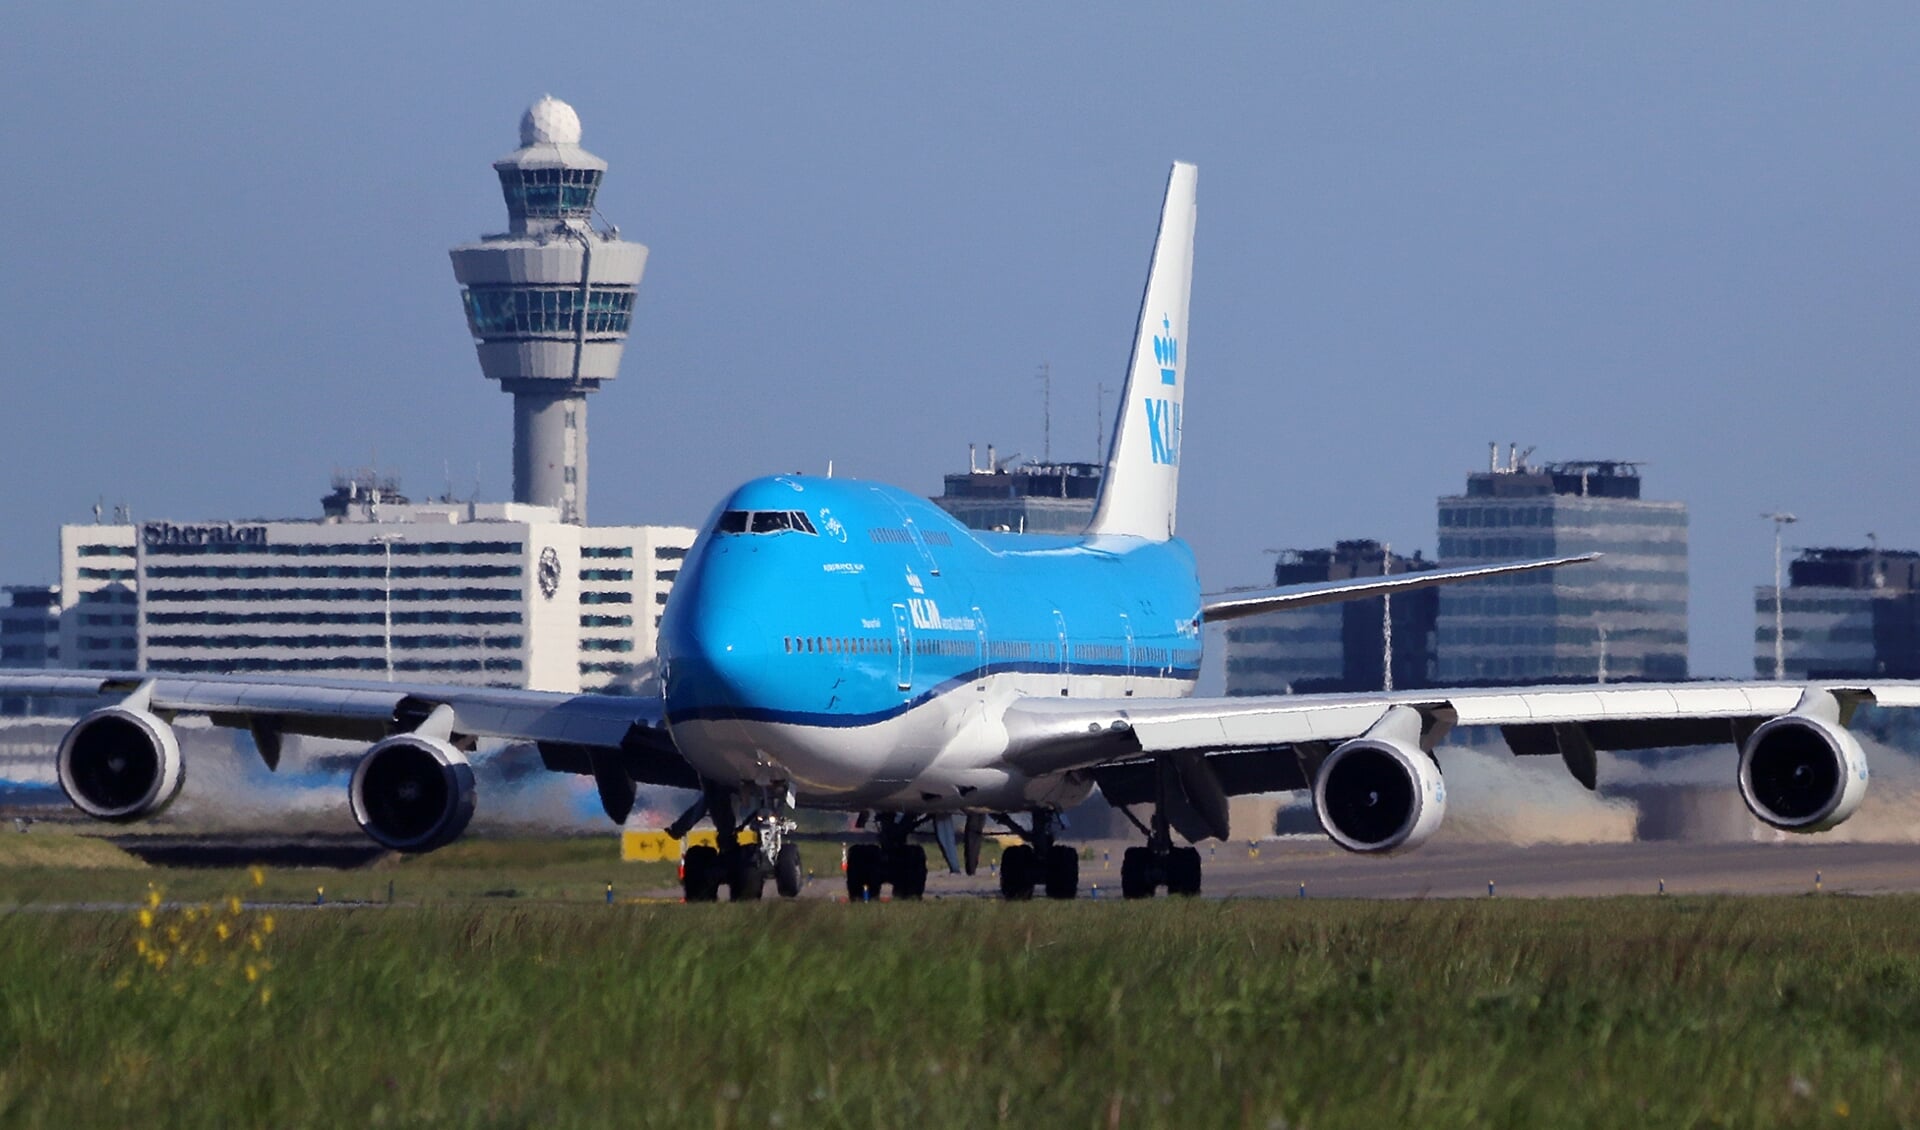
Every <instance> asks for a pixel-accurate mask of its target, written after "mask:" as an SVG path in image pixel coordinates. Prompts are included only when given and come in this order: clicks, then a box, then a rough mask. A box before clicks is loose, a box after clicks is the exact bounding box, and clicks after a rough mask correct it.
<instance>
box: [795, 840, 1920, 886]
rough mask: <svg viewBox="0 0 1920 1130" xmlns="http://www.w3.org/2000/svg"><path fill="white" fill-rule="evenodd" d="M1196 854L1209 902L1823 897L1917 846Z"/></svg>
mask: <svg viewBox="0 0 1920 1130" xmlns="http://www.w3.org/2000/svg"><path fill="white" fill-rule="evenodd" d="M821 846H824V845H821ZM809 847H814V845H809ZM1095 847H1096V852H1098V853H1104V855H1103V854H1096V856H1095V857H1094V858H1093V859H1092V860H1086V861H1083V862H1082V863H1081V865H1080V866H1081V870H1080V890H1081V894H1082V897H1086V896H1088V895H1090V894H1092V888H1093V887H1094V886H1095V885H1098V886H1099V888H1100V890H1099V897H1101V898H1109V897H1118V895H1119V888H1120V853H1121V851H1122V850H1124V848H1125V847H1126V845H1125V844H1121V843H1114V844H1111V845H1107V844H1099V845H1096V846H1095ZM814 850H815V851H818V850H819V848H818V847H814ZM1200 852H1201V856H1202V858H1203V859H1204V860H1205V861H1206V878H1205V893H1206V895H1208V896H1209V897H1215V898H1298V897H1299V894H1300V884H1301V883H1305V884H1306V885H1307V897H1308V898H1375V899H1415V898H1486V897H1487V882H1488V880H1492V881H1493V884H1494V893H1495V896H1496V897H1501V898H1570V897H1592V896H1598V895H1651V894H1655V893H1657V892H1658V891H1659V889H1660V883H1661V881H1662V880H1664V881H1665V883H1666V890H1667V893H1669V894H1769V895H1792V894H1806V893H1810V892H1812V891H1813V890H1814V884H1815V881H1816V876H1818V881H1819V884H1820V889H1821V890H1822V891H1824V892H1827V893H1830V894H1887V893H1892V892H1902V891H1920V844H1879V843H1806V842H1790V843H1782V844H1767V843H1757V844H1739V843H1736V844H1700V843H1685V842H1659V843H1630V844H1573V845H1567V844H1551V845H1538V846H1530V847H1516V846H1511V845H1491V844H1488V845H1482V844H1430V845H1428V846H1426V847H1423V848H1420V849H1418V850H1415V851H1412V852H1408V853H1406V854H1404V855H1391V856H1385V857H1380V856H1357V855H1353V854H1351V853H1349V852H1344V851H1341V850H1340V849H1339V848H1336V847H1333V846H1332V845H1330V844H1328V843H1327V842H1326V841H1324V840H1275V841H1268V842H1266V843H1263V844H1261V845H1259V848H1258V856H1257V857H1250V856H1249V853H1248V850H1247V845H1246V843H1245V842H1241V843H1237V844H1230V845H1229V844H1219V845H1211V846H1210V847H1202V848H1201V849H1200ZM935 860H936V861H937V860H938V856H935ZM829 878H830V877H829V876H828V875H827V874H826V873H824V872H821V873H819V874H818V877H817V878H816V880H815V882H814V883H813V884H811V885H810V890H809V892H808V893H809V894H813V893H817V892H821V888H822V887H827V888H828V890H827V891H826V892H824V893H829V894H841V893H844V889H845V888H844V887H843V886H841V885H840V884H838V883H831V882H828V881H827V880H829ZM833 878H837V876H834V877H833ZM997 891H998V887H997V885H996V880H995V879H994V878H993V877H992V876H991V875H988V874H986V873H985V872H983V873H982V874H980V875H977V876H974V877H972V878H967V877H965V876H953V875H948V874H946V873H945V872H944V871H943V870H936V872H935V873H934V874H933V875H932V876H930V877H929V881H928V884H927V894H928V895H929V897H932V896H951V895H967V894H975V895H982V896H985V895H991V894H995V893H997Z"/></svg>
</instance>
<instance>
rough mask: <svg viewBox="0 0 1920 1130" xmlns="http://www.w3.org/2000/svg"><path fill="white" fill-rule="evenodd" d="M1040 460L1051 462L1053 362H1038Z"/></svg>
mask: <svg viewBox="0 0 1920 1130" xmlns="http://www.w3.org/2000/svg"><path fill="white" fill-rule="evenodd" d="M1039 376H1040V461H1041V462H1042V463H1049V464H1050V463H1052V462H1053V363H1052V362H1051V361H1042V362H1040V373H1039Z"/></svg>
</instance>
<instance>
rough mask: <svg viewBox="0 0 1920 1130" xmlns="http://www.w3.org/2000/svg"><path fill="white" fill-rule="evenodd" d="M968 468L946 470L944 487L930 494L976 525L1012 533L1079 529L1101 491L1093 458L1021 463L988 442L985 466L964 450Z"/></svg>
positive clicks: (967, 523) (1099, 471)
mask: <svg viewBox="0 0 1920 1130" xmlns="http://www.w3.org/2000/svg"><path fill="white" fill-rule="evenodd" d="M967 456H968V459H967V462H968V463H969V464H970V466H969V467H968V469H967V470H966V471H965V472H962V473H956V474H951V475H948V476H946V490H945V492H944V493H943V494H941V495H940V496H939V497H938V498H935V499H934V500H933V502H934V504H935V505H937V506H939V507H940V509H942V510H945V511H946V512H947V513H949V514H951V515H953V516H954V517H955V518H958V519H959V520H960V522H961V524H963V525H965V526H968V527H970V528H972V529H976V530H1006V531H1010V532H1012V533H1016V534H1078V533H1081V532H1083V531H1084V530H1085V529H1086V528H1087V523H1088V522H1089V521H1091V520H1092V518H1093V507H1094V504H1095V503H1096V502H1097V501H1098V500H1099V497H1100V477H1101V474H1102V471H1103V470H1104V469H1103V468H1102V467H1101V466H1100V465H1099V464H1097V463H1019V462H1016V461H1015V459H1006V460H1002V459H1000V458H998V457H997V456H996V455H995V453H994V450H993V448H992V447H988V448H987V462H986V466H984V467H982V466H980V465H979V464H978V462H977V461H976V459H975V458H974V452H973V450H972V449H971V448H969V449H968V452H967Z"/></svg>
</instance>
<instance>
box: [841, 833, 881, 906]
mask: <svg viewBox="0 0 1920 1130" xmlns="http://www.w3.org/2000/svg"><path fill="white" fill-rule="evenodd" d="M882 861H883V856H882V855H881V854H880V845H879V844H854V845H853V846H851V847H849V848H848V849H847V898H848V900H849V901H852V902H863V901H866V900H868V899H878V898H879V897H880V882H881V863H882Z"/></svg>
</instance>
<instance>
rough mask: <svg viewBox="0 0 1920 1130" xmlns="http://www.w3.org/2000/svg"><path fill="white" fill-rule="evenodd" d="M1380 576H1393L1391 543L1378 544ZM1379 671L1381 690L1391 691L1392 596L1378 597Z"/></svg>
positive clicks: (1382, 595) (1387, 594)
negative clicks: (1381, 673)
mask: <svg viewBox="0 0 1920 1130" xmlns="http://www.w3.org/2000/svg"><path fill="white" fill-rule="evenodd" d="M1380 575H1381V576H1383V577H1390V576H1392V575H1393V543H1392V542H1390V541H1383V542H1381V543H1380ZM1380 669H1381V670H1382V671H1384V672H1385V673H1386V677H1385V678H1384V679H1382V680H1381V684H1382V686H1381V689H1382V690H1385V691H1387V692H1388V693H1392V691H1393V594H1392V593H1390V592H1388V593H1382V594H1381V595H1380Z"/></svg>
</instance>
